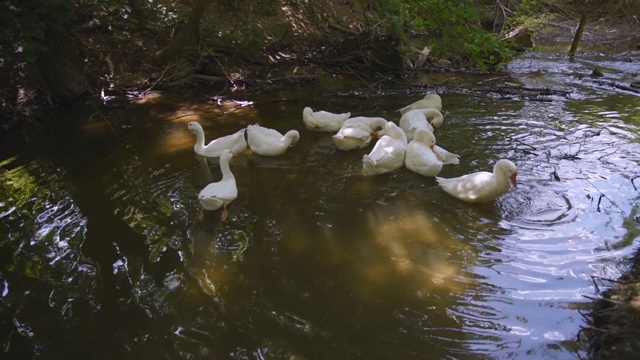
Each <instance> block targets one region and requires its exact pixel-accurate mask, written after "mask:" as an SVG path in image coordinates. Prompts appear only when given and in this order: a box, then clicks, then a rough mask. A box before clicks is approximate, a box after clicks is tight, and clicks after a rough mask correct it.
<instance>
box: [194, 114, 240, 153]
mask: <svg viewBox="0 0 640 360" xmlns="http://www.w3.org/2000/svg"><path fill="white" fill-rule="evenodd" d="M187 129H189V131H190V132H192V133H194V134H195V135H196V144H195V145H194V147H193V150H194V151H195V152H196V154H198V155H202V156H207V157H219V156H220V154H222V151H223V150H224V149H230V150H231V151H232V152H233V153H234V154H240V153H242V152H243V151H244V150H245V149H246V148H247V141H246V140H245V139H244V132H245V129H242V130H239V131H237V132H235V133H233V134H231V135H226V136H223V137H219V138H217V139H215V140H212V141H211V142H210V143H209V144H207V145H206V146H205V145H204V130H203V129H202V125H200V124H199V123H198V122H197V121H191V122H190V123H189V124H188V125H187Z"/></svg>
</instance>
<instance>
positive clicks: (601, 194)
mask: <svg viewBox="0 0 640 360" xmlns="http://www.w3.org/2000/svg"><path fill="white" fill-rule="evenodd" d="M603 197H604V194H603V193H600V197H599V198H598V207H597V208H596V211H597V212H600V202H601V201H602V198H603Z"/></svg>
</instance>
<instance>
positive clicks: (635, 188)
mask: <svg viewBox="0 0 640 360" xmlns="http://www.w3.org/2000/svg"><path fill="white" fill-rule="evenodd" d="M637 178H640V175H638V176H636V177H632V178H631V185H633V190H638V188H637V187H636V184H634V183H633V181H634V180H635V179H637Z"/></svg>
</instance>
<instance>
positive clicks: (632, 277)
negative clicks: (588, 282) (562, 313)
mask: <svg viewBox="0 0 640 360" xmlns="http://www.w3.org/2000/svg"><path fill="white" fill-rule="evenodd" d="M635 180H638V179H637V178H636V179H635ZM633 185H634V189H637V185H635V184H633ZM638 209H639V207H638V206H636V207H635V208H634V209H633V211H632V212H631V215H630V216H629V217H628V219H627V221H625V227H626V229H627V235H626V236H625V238H626V240H627V241H634V240H635V239H637V237H638V236H640V216H638ZM594 283H595V284H596V285H597V286H598V287H599V288H600V289H602V291H601V292H599V294H600V298H598V299H594V302H593V307H592V309H591V310H590V311H589V312H588V313H587V314H585V320H586V321H587V324H588V326H587V327H586V328H585V329H584V331H583V333H582V340H583V341H585V342H586V343H587V344H588V348H589V351H590V359H591V360H605V359H636V358H637V356H638V353H639V352H640V327H638V323H639V322H640V249H637V250H636V252H635V253H634V255H633V256H632V257H631V258H630V259H629V260H628V270H627V272H626V274H625V275H623V276H622V277H621V278H620V279H617V280H610V279H596V280H594Z"/></svg>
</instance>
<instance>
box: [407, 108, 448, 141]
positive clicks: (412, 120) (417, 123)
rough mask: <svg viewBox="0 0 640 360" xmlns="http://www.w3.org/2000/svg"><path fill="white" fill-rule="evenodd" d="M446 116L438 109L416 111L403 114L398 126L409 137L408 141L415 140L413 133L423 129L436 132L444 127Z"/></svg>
mask: <svg viewBox="0 0 640 360" xmlns="http://www.w3.org/2000/svg"><path fill="white" fill-rule="evenodd" d="M443 121H444V116H443V115H442V113H441V112H440V111H439V110H436V109H415V110H410V111H407V112H406V113H404V114H402V116H401V117H400V121H399V122H398V125H400V128H401V129H402V130H403V131H404V133H405V134H406V135H407V140H408V141H411V140H412V139H413V132H414V131H415V130H416V129H419V128H423V129H428V130H431V131H432V132H433V131H434V129H435V128H438V127H440V126H441V125H442V122H443Z"/></svg>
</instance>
